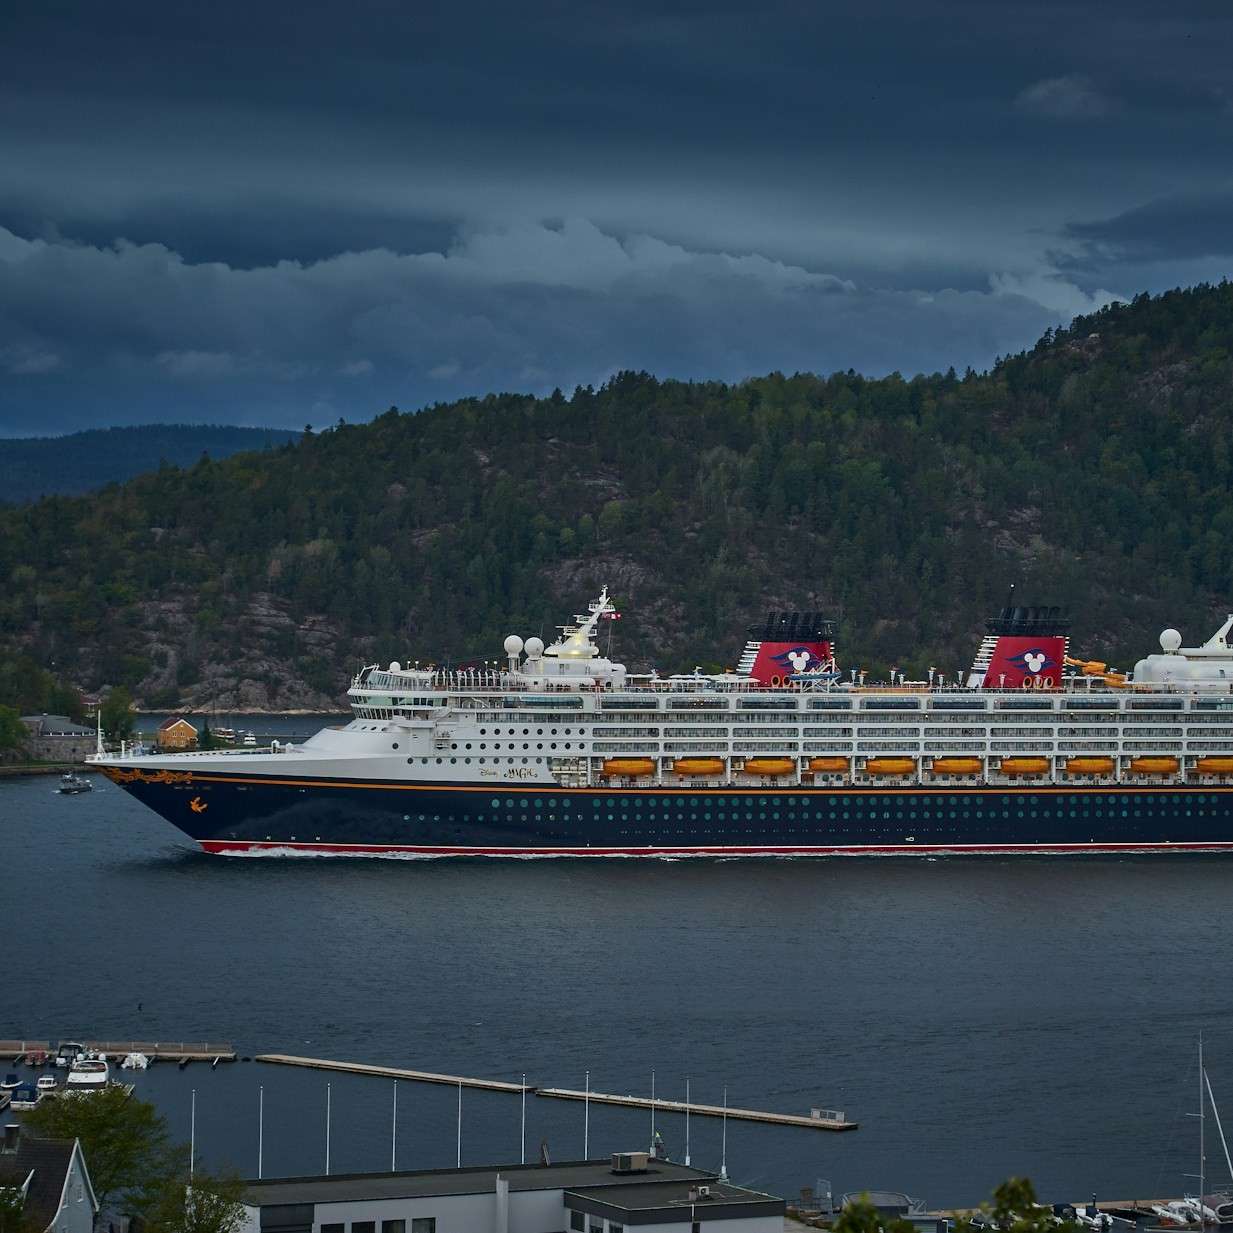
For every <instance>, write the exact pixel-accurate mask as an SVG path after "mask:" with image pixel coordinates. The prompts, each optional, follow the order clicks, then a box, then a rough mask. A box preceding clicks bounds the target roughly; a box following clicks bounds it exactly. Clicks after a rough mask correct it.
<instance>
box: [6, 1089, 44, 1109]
mask: <svg viewBox="0 0 1233 1233" xmlns="http://www.w3.org/2000/svg"><path fill="white" fill-rule="evenodd" d="M42 1099H43V1093H42V1092H40V1091H37V1090H36V1089H35V1087H34V1085H33V1084H30V1083H23V1084H22V1085H21V1087H19V1088H18V1089H17V1090H16V1091H15V1092H14V1093H13V1099H12V1102H11V1103H10V1105H9V1108H11V1109H33V1108H35V1107H37V1105H38V1103H39V1101H40V1100H42Z"/></svg>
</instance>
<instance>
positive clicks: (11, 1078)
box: [0, 1070, 21, 1092]
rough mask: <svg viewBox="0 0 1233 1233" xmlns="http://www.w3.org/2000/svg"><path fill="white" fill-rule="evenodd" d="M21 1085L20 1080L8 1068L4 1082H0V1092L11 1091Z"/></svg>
mask: <svg viewBox="0 0 1233 1233" xmlns="http://www.w3.org/2000/svg"><path fill="white" fill-rule="evenodd" d="M19 1087H21V1080H20V1079H19V1078H18V1077H17V1076H16V1075H15V1074H14V1073H13V1072H12V1071H11V1070H10V1071H9V1073H8V1074H7V1075H5V1076H4V1082H3V1083H0V1092H12V1091H15V1090H16V1089H17V1088H19Z"/></svg>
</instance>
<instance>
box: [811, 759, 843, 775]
mask: <svg viewBox="0 0 1233 1233" xmlns="http://www.w3.org/2000/svg"><path fill="white" fill-rule="evenodd" d="M809 769H810V770H811V771H813V773H814V774H815V775H846V774H847V773H848V760H847V758H810V759H809Z"/></svg>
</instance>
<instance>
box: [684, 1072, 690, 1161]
mask: <svg viewBox="0 0 1233 1233" xmlns="http://www.w3.org/2000/svg"><path fill="white" fill-rule="evenodd" d="M685 1167H686V1168H688V1167H689V1079H688V1078H686V1080H685Z"/></svg>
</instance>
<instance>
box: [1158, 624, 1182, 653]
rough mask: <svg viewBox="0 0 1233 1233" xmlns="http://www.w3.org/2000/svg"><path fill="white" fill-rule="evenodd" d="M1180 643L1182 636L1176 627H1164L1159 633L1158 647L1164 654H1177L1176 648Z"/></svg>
mask: <svg viewBox="0 0 1233 1233" xmlns="http://www.w3.org/2000/svg"><path fill="white" fill-rule="evenodd" d="M1181 645H1182V636H1181V634H1179V633H1178V632H1177V630H1176V629H1165V630H1162V631H1161V634H1160V649H1161V650H1162V651H1163V652H1164V653H1165V654H1166V655H1175V654H1177V649H1178V647H1180V646H1181Z"/></svg>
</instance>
